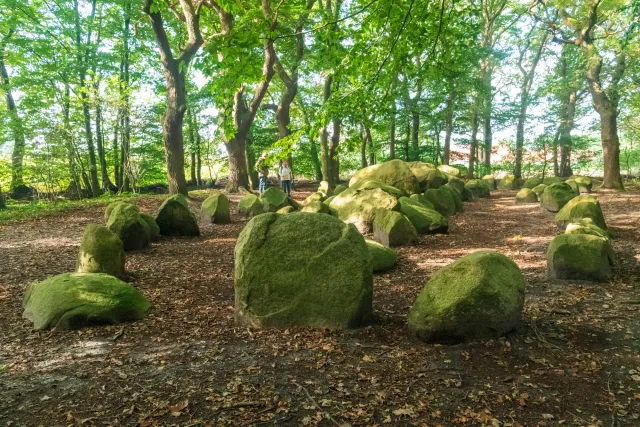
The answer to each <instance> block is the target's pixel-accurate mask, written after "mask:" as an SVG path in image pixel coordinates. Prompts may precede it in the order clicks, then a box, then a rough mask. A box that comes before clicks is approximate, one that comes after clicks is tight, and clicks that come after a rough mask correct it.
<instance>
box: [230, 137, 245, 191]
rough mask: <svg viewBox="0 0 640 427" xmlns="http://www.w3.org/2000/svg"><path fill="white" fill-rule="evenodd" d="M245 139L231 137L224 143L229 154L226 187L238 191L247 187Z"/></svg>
mask: <svg viewBox="0 0 640 427" xmlns="http://www.w3.org/2000/svg"><path fill="white" fill-rule="evenodd" d="M246 145H247V141H246V139H240V138H238V137H236V138H233V139H232V140H231V141H229V142H228V143H227V144H226V147H227V153H228V154H229V182H228V184H227V189H229V190H230V191H238V189H240V188H249V174H248V173H247V163H248V162H247V153H246V149H247V148H246Z"/></svg>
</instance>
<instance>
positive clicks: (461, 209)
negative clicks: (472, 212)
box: [438, 184, 464, 212]
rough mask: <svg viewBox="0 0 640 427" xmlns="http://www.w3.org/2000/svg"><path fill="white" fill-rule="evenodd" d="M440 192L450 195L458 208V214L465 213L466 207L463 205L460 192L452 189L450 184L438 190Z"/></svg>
mask: <svg viewBox="0 0 640 427" xmlns="http://www.w3.org/2000/svg"><path fill="white" fill-rule="evenodd" d="M438 191H445V192H447V193H449V194H450V195H451V198H452V199H453V202H454V204H455V206H456V212H464V206H463V205H462V197H461V195H460V193H459V192H458V190H456V189H455V188H453V187H451V186H450V185H449V184H445V185H443V186H442V187H440V188H438Z"/></svg>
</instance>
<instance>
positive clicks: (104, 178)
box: [94, 81, 113, 192]
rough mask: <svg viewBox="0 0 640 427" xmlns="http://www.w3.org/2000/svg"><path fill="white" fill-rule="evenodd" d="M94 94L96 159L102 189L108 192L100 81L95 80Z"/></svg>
mask: <svg viewBox="0 0 640 427" xmlns="http://www.w3.org/2000/svg"><path fill="white" fill-rule="evenodd" d="M94 90H95V96H96V144H97V148H98V159H99V161H100V176H101V178H102V190H103V191H104V192H108V191H110V190H111V187H113V184H112V183H111V180H110V179H109V171H108V169H107V157H106V153H105V151H106V150H105V149H104V136H103V133H102V105H101V103H100V98H99V92H100V82H99V81H96V84H95V86H94Z"/></svg>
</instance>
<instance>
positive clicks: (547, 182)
mask: <svg viewBox="0 0 640 427" xmlns="http://www.w3.org/2000/svg"><path fill="white" fill-rule="evenodd" d="M563 181H564V180H563V179H562V178H561V177H559V176H548V177H546V178H544V179H543V180H542V183H543V184H544V185H552V184H558V183H560V182H563Z"/></svg>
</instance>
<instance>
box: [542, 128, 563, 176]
mask: <svg viewBox="0 0 640 427" xmlns="http://www.w3.org/2000/svg"><path fill="white" fill-rule="evenodd" d="M559 140H560V127H558V130H556V134H555V135H554V137H553V175H554V176H560V166H559V163H558V141H559ZM545 159H546V158H545Z"/></svg>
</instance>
